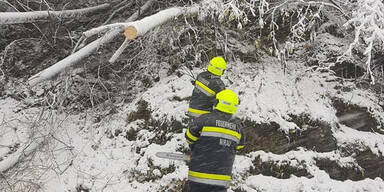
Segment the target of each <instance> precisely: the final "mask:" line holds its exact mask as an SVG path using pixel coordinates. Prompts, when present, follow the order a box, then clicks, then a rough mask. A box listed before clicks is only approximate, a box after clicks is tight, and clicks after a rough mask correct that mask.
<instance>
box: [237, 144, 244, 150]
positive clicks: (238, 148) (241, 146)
mask: <svg viewBox="0 0 384 192" xmlns="http://www.w3.org/2000/svg"><path fill="white" fill-rule="evenodd" d="M242 148H244V145H238V146H237V147H236V149H237V150H240V149H242Z"/></svg>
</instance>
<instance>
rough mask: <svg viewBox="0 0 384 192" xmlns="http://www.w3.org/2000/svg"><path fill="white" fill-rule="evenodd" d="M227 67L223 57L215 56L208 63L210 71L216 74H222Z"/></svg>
mask: <svg viewBox="0 0 384 192" xmlns="http://www.w3.org/2000/svg"><path fill="white" fill-rule="evenodd" d="M226 68H227V63H226V62H225V60H224V58H223V57H214V58H212V59H211V61H210V62H209V65H208V71H209V72H211V73H212V74H214V75H217V76H221V75H223V73H224V70H225V69H226Z"/></svg>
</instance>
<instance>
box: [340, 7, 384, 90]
mask: <svg viewBox="0 0 384 192" xmlns="http://www.w3.org/2000/svg"><path fill="white" fill-rule="evenodd" d="M352 16H353V17H352V18H351V19H350V20H349V21H348V22H346V23H345V25H344V26H346V27H351V28H353V29H354V31H355V38H354V40H353V42H352V43H351V44H350V46H349V48H348V50H347V51H346V52H345V54H344V56H345V57H343V58H341V60H342V59H346V58H349V57H351V56H352V53H353V50H358V51H360V50H362V52H363V54H364V56H365V57H366V62H365V68H366V70H367V75H369V77H370V79H371V83H372V84H374V83H375V74H374V70H373V68H375V66H374V63H372V60H373V59H374V57H375V55H382V54H383V51H384V45H383V43H384V4H383V1H381V0H359V1H358V2H357V4H356V9H355V10H354V11H353V14H352Z"/></svg>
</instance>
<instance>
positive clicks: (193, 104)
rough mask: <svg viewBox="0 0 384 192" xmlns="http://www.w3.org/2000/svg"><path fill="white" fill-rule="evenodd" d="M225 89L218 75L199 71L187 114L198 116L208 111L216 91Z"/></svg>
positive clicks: (210, 109) (211, 106)
mask: <svg viewBox="0 0 384 192" xmlns="http://www.w3.org/2000/svg"><path fill="white" fill-rule="evenodd" d="M224 89H225V85H224V83H223V81H222V80H221V79H220V77H219V76H216V75H213V74H212V73H210V72H208V71H205V72H202V73H200V74H199V75H198V76H197V78H196V80H195V88H194V89H193V92H192V97H191V101H190V103H189V108H188V114H189V115H190V116H192V117H198V116H200V115H202V114H206V113H210V112H211V111H212V108H213V104H214V102H215V98H216V97H215V96H216V93H218V92H220V91H222V90H224Z"/></svg>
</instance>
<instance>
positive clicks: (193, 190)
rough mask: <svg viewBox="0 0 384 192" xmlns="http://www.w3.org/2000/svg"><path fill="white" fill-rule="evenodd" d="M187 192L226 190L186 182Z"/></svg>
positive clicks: (225, 189) (219, 191)
mask: <svg viewBox="0 0 384 192" xmlns="http://www.w3.org/2000/svg"><path fill="white" fill-rule="evenodd" d="M188 192H227V188H225V187H223V186H217V185H208V184H203V183H196V182H193V181H188Z"/></svg>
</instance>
